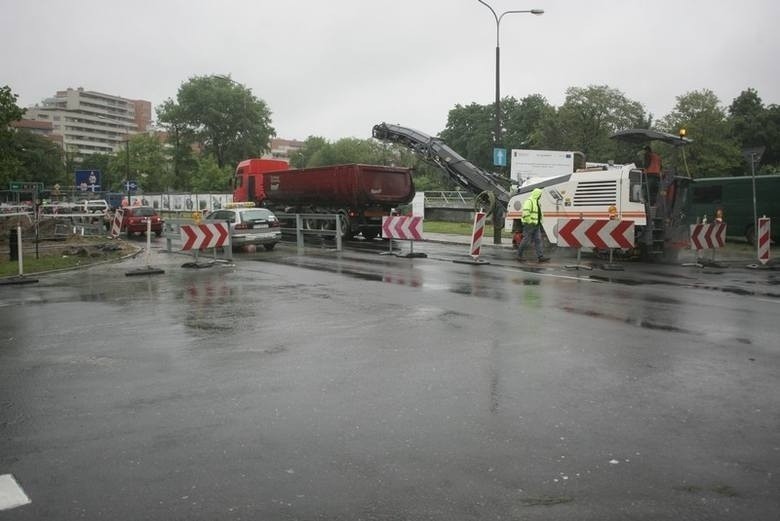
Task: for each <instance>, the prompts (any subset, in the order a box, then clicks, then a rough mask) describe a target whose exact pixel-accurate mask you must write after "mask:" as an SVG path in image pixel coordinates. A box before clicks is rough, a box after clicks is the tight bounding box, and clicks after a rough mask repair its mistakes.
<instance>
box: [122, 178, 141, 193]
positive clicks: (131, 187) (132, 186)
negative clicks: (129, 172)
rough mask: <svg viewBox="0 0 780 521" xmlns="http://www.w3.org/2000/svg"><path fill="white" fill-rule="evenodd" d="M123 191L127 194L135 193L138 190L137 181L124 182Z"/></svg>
mask: <svg viewBox="0 0 780 521" xmlns="http://www.w3.org/2000/svg"><path fill="white" fill-rule="evenodd" d="M125 190H126V191H128V192H135V191H136V190H138V182H137V181H126V182H125Z"/></svg>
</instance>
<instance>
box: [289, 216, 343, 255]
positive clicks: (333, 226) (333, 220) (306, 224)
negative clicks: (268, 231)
mask: <svg viewBox="0 0 780 521" xmlns="http://www.w3.org/2000/svg"><path fill="white" fill-rule="evenodd" d="M278 217H280V219H281V220H282V223H283V224H288V226H286V227H284V226H283V227H282V233H287V234H291V233H295V242H296V244H297V246H298V249H301V250H302V249H303V238H304V236H305V235H312V236H315V235H316V236H332V237H335V238H336V251H342V244H341V242H342V235H343V231H342V227H341V225H342V222H341V219H342V217H341V216H340V215H338V214H321V213H296V214H282V215H278ZM291 217H295V220H294V221H293V220H292V219H290V218H291ZM292 222H294V223H295V227H294V228H292V227H290V226H289V223H292Z"/></svg>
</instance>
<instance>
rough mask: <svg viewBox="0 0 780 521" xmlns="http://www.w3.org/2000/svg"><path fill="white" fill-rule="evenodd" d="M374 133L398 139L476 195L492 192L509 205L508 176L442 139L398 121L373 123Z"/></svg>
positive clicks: (383, 139)
mask: <svg viewBox="0 0 780 521" xmlns="http://www.w3.org/2000/svg"><path fill="white" fill-rule="evenodd" d="M373 136H374V137H375V138H376V139H379V140H382V141H389V142H391V143H398V144H400V145H403V146H405V147H407V148H409V149H410V150H412V151H413V152H414V153H416V154H418V155H419V156H421V157H422V158H423V159H425V160H426V161H429V162H431V163H433V164H435V165H436V166H438V167H439V168H441V169H442V170H444V171H445V172H446V173H447V174H449V176H450V177H452V178H453V179H454V180H455V181H456V182H457V183H459V184H460V185H462V186H463V187H464V188H466V189H468V190H470V191H471V192H473V193H474V194H475V195H478V194H480V193H481V192H490V193H492V194H494V195H495V197H496V200H497V201H499V202H500V203H501V205H502V206H503V207H504V208H506V206H507V204H509V199H510V198H511V197H512V194H511V193H510V192H509V190H507V189H506V188H505V187H504V185H503V184H502V183H506V182H507V180H506V179H504V178H503V177H501V176H499V175H498V174H493V173H491V172H487V171H485V170H482V169H481V168H479V167H477V166H475V165H473V164H472V163H470V162H469V161H467V160H466V159H464V158H463V157H462V156H461V155H460V154H458V153H457V152H455V151H454V150H453V149H451V148H450V147H449V146H447V145H446V144H445V143H444V142H443V141H442V140H441V139H438V138H434V137H431V136H429V135H427V134H424V133H422V132H419V131H417V130H413V129H410V128H406V127H401V126H398V125H391V124H388V123H380V124H379V125H374V129H373Z"/></svg>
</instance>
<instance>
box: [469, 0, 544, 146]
mask: <svg viewBox="0 0 780 521" xmlns="http://www.w3.org/2000/svg"><path fill="white" fill-rule="evenodd" d="M477 2H479V3H480V4H482V5H484V6H485V7H487V8H488V9H490V12H491V13H493V18H495V20H496V131H495V135H494V136H493V143H494V144H495V146H496V147H498V146H500V144H501V138H502V136H501V48H500V38H499V30H500V27H501V19H502V18H504V16H505V15H508V14H513V13H530V14H533V15H536V16H539V15H543V14H544V9H527V10H521V11H514V10H513V11H504V12H503V13H501V14H500V15H499V14H497V13H496V11H495V10H494V9H493V8H492V7H490V6H489V5H488V4H487V3H486V2H484V1H483V0H477Z"/></svg>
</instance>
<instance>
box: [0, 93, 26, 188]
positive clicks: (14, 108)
mask: <svg viewBox="0 0 780 521" xmlns="http://www.w3.org/2000/svg"><path fill="white" fill-rule="evenodd" d="M17 98H18V96H17V95H16V94H14V93H13V92H11V87H9V86H8V85H4V86H3V87H0V187H3V186H6V187H7V186H8V182H9V181H14V180H15V179H14V178H13V176H14V175H16V172H17V171H18V169H19V168H20V167H21V164H20V160H19V157H18V152H19V149H18V144H17V143H16V141H15V140H14V134H15V132H14V130H13V129H12V128H10V127H9V125H10V124H11V123H13V122H14V121H18V120H20V119H21V118H22V115H23V114H24V111H22V109H20V108H19V106H18V105H17V104H16V100H17Z"/></svg>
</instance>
